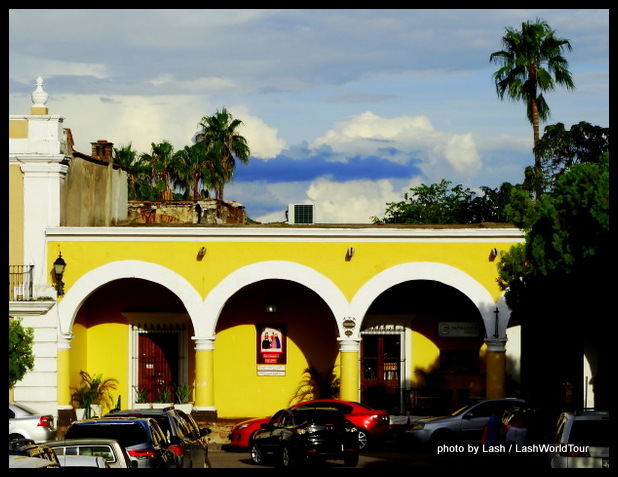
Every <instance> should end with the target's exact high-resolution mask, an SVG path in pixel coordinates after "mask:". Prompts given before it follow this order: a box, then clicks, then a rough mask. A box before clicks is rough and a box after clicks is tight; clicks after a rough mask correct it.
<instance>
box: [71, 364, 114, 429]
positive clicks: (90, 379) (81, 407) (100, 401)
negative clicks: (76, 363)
mask: <svg viewBox="0 0 618 477" xmlns="http://www.w3.org/2000/svg"><path fill="white" fill-rule="evenodd" d="M79 376H80V382H79V384H78V385H77V386H72V387H71V401H72V402H73V403H74V404H75V405H76V410H75V412H76V414H77V417H78V419H82V418H86V419H87V418H90V417H94V416H100V415H101V414H102V409H103V407H105V408H107V409H111V408H112V407H113V406H114V400H113V398H112V395H111V391H114V390H116V389H117V388H118V380H117V379H114V378H107V379H103V375H102V374H95V375H91V374H89V373H87V372H86V371H80V372H79Z"/></svg>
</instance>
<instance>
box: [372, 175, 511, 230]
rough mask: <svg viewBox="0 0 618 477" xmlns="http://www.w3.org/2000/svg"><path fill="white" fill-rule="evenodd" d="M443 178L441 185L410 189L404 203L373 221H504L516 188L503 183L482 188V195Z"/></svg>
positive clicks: (460, 222)
mask: <svg viewBox="0 0 618 477" xmlns="http://www.w3.org/2000/svg"><path fill="white" fill-rule="evenodd" d="M450 185H451V182H450V181H447V180H446V179H442V180H441V181H440V182H439V183H438V184H430V185H425V184H421V185H420V186H418V187H413V188H410V191H411V193H410V194H409V193H407V192H406V193H405V194H404V200H402V201H399V202H390V203H387V204H386V206H387V208H386V212H385V216H384V217H383V218H381V219H379V218H377V217H372V221H373V222H374V223H376V222H384V223H394V224H470V223H478V222H488V221H489V222H502V221H504V220H505V215H504V207H505V204H506V203H507V202H508V200H509V196H510V190H511V188H512V186H511V185H510V184H509V183H504V184H502V185H501V186H500V187H499V188H498V189H495V190H494V189H490V188H489V187H485V186H483V187H481V191H482V192H483V194H482V195H478V196H477V194H476V193H475V192H474V191H472V190H471V189H468V188H465V189H464V187H463V186H462V185H461V184H458V185H456V186H453V187H450Z"/></svg>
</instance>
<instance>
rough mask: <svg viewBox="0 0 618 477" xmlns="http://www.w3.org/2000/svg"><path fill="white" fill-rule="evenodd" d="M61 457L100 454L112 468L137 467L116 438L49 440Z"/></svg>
mask: <svg viewBox="0 0 618 477" xmlns="http://www.w3.org/2000/svg"><path fill="white" fill-rule="evenodd" d="M46 445H48V446H49V447H51V448H52V449H53V450H54V451H55V452H56V455H57V456H58V459H60V461H61V463H62V462H63V460H62V459H63V458H64V457H65V456H98V457H102V458H104V459H105V461H106V462H107V464H108V465H109V467H110V468H112V469H113V468H121V469H126V468H131V467H137V462H134V461H131V458H130V457H129V454H128V453H127V450H126V449H125V448H124V447H123V446H122V444H120V442H119V441H118V440H116V439H95V438H91V439H90V438H86V437H84V438H81V439H65V440H60V441H52V442H47V444H46Z"/></svg>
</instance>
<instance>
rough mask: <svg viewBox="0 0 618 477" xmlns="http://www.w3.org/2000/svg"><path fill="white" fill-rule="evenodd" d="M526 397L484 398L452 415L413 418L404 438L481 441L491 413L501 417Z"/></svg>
mask: <svg viewBox="0 0 618 477" xmlns="http://www.w3.org/2000/svg"><path fill="white" fill-rule="evenodd" d="M523 405H525V401H524V400H523V399H515V398H504V399H485V400H482V401H479V402H477V403H475V404H471V405H468V406H464V407H462V408H461V409H459V410H457V411H455V412H454V413H453V414H451V415H450V416H439V417H426V418H422V419H418V420H416V421H413V422H412V423H411V424H410V427H409V428H408V429H406V430H405V431H404V438H407V439H408V440H409V441H411V442H412V443H416V444H430V445H435V444H442V443H452V442H459V441H474V442H480V440H481V436H482V433H483V429H484V428H485V425H486V424H487V423H488V422H489V418H490V417H491V416H492V415H496V416H497V418H498V419H501V418H502V416H503V414H504V411H505V410H507V409H509V408H511V407H515V406H519V407H521V406H523Z"/></svg>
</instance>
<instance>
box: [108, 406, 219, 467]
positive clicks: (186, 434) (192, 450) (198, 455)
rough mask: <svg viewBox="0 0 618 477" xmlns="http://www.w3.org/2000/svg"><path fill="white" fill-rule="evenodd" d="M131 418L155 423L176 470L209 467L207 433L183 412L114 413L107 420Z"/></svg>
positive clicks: (141, 410)
mask: <svg viewBox="0 0 618 477" xmlns="http://www.w3.org/2000/svg"><path fill="white" fill-rule="evenodd" d="M118 416H131V417H148V418H152V419H156V420H157V423H158V424H159V426H160V427H161V429H162V430H163V433H164V434H165V437H166V438H167V442H168V444H169V448H170V449H171V450H172V452H173V453H174V454H175V456H176V460H177V464H178V467H183V468H200V469H203V468H204V467H211V465H210V461H209V459H208V438H207V437H206V436H208V434H210V429H208V428H206V427H202V428H200V427H199V426H198V425H197V423H196V422H195V420H194V419H193V418H192V417H191V416H190V415H188V414H186V413H185V412H184V411H181V410H180V409H176V408H174V407H166V408H164V409H125V410H122V411H113V412H110V413H109V414H107V415H106V417H118Z"/></svg>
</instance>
